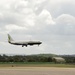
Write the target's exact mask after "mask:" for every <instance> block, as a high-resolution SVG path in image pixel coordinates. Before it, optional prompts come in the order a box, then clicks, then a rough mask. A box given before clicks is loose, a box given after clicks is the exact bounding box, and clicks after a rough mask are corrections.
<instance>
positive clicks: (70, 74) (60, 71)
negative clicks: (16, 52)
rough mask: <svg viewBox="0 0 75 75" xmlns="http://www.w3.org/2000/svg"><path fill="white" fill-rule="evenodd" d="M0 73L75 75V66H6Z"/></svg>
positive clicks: (12, 74) (9, 74)
mask: <svg viewBox="0 0 75 75" xmlns="http://www.w3.org/2000/svg"><path fill="white" fill-rule="evenodd" d="M0 75H75V68H54V67H8V68H7V67H6V68H0Z"/></svg>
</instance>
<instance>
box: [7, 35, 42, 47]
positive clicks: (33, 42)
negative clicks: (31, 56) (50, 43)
mask: <svg viewBox="0 0 75 75" xmlns="http://www.w3.org/2000/svg"><path fill="white" fill-rule="evenodd" d="M8 42H9V43H10V44H13V45H22V47H24V46H26V47H27V46H28V45H30V46H33V45H38V46H39V45H40V44H42V42H40V41H14V40H13V39H12V37H11V36H10V35H9V34H8Z"/></svg>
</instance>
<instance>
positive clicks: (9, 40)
mask: <svg viewBox="0 0 75 75" xmlns="http://www.w3.org/2000/svg"><path fill="white" fill-rule="evenodd" d="M11 41H14V40H13V39H12V37H11V36H10V35H9V34H8V42H9V43H10V42H11Z"/></svg>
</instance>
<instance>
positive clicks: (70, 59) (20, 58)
mask: <svg viewBox="0 0 75 75" xmlns="http://www.w3.org/2000/svg"><path fill="white" fill-rule="evenodd" d="M60 56H61V57H63V58H64V59H65V61H66V63H75V56H70V55H60ZM0 62H53V60H52V56H45V55H44V56H42V55H41V56H39V55H13V56H8V55H5V54H4V55H0Z"/></svg>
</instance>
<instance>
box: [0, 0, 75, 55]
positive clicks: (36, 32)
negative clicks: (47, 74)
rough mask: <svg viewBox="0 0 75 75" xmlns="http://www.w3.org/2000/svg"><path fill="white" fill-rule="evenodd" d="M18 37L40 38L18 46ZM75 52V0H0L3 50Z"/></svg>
mask: <svg viewBox="0 0 75 75" xmlns="http://www.w3.org/2000/svg"><path fill="white" fill-rule="evenodd" d="M7 34H10V35H11V37H12V38H13V39H14V40H24V41H27V40H39V41H42V44H41V45H40V46H28V47H22V46H16V45H11V44H9V43H8V37H7ZM49 53H52V54H75V0H0V54H25V55H29V54H49Z"/></svg>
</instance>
